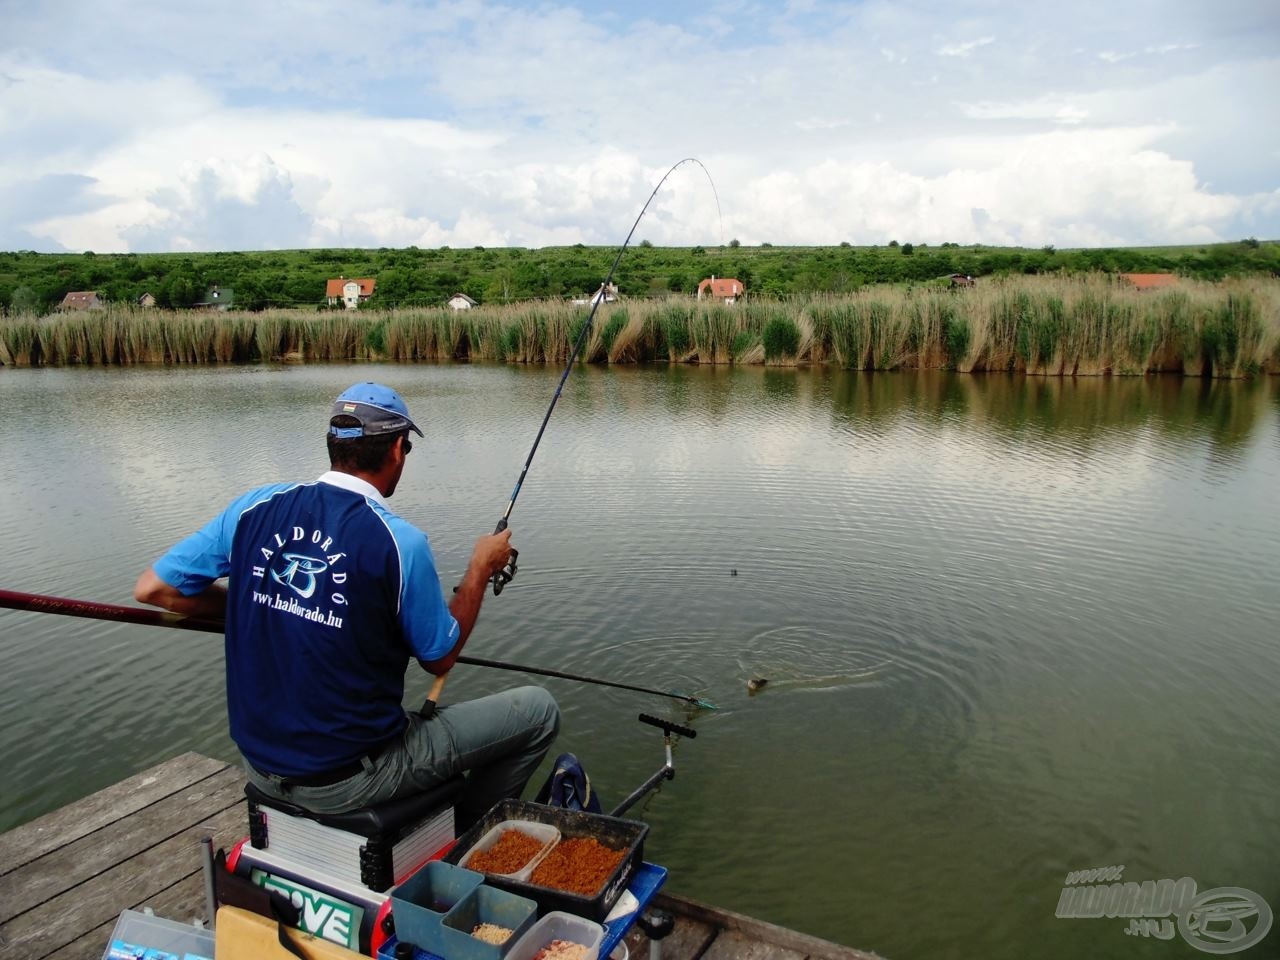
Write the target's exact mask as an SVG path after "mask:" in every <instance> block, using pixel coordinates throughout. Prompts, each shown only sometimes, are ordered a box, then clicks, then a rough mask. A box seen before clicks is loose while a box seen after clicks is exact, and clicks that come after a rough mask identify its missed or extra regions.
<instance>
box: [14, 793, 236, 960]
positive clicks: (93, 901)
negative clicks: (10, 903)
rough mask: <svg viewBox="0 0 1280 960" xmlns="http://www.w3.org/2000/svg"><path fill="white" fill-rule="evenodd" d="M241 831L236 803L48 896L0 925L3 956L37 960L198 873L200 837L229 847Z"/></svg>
mask: <svg viewBox="0 0 1280 960" xmlns="http://www.w3.org/2000/svg"><path fill="white" fill-rule="evenodd" d="M244 832H245V822H244V810H243V807H242V806H241V805H240V804H238V803H237V804H236V805H235V806H234V807H230V808H228V809H227V810H224V811H223V812H222V813H219V814H217V815H216V816H214V817H212V818H210V819H209V820H207V821H205V822H203V823H201V824H199V825H197V826H194V827H190V828H188V829H186V830H184V831H182V832H181V833H179V834H177V835H176V836H173V837H171V838H169V839H168V840H166V841H164V842H163V843H159V844H156V845H155V846H154V847H152V848H150V849H149V850H146V851H144V852H142V853H140V854H138V856H136V857H134V858H132V859H131V860H127V861H125V862H124V863H122V864H119V865H117V866H116V867H113V868H112V869H110V870H107V871H104V872H103V873H100V874H98V876H96V877H94V878H93V879H92V880H89V881H87V882H85V883H82V884H80V885H79V886H78V887H76V888H75V889H74V890H69V891H66V892H64V893H62V894H59V895H58V896H56V897H53V898H52V899H50V900H46V901H45V902H44V903H42V904H40V906H38V907H36V908H35V909H34V910H28V911H27V912H26V913H24V914H22V915H21V916H18V917H15V918H14V919H13V920H11V921H9V922H8V923H6V924H3V925H0V944H3V945H4V960H40V958H42V957H45V956H47V955H48V954H50V953H53V952H54V951H55V950H57V949H59V948H61V947H64V946H66V945H67V944H69V943H71V942H73V941H75V940H77V939H79V938H80V937H81V936H83V935H84V934H85V933H87V932H88V931H91V930H95V929H96V928H98V927H100V926H101V925H103V924H104V923H107V922H109V921H110V920H112V919H113V918H114V917H116V916H118V915H119V913H120V911H121V910H122V909H123V908H124V907H125V906H128V905H130V904H136V903H142V902H144V901H146V900H147V899H149V898H150V897H154V896H156V895H157V894H159V893H161V892H162V891H164V890H167V889H168V888H170V887H172V886H173V885H174V884H176V883H178V882H179V881H181V880H183V879H185V878H186V877H188V876H190V875H191V874H192V873H198V872H199V871H200V869H201V868H200V850H199V841H200V838H201V837H204V836H212V837H213V842H214V844H215V846H228V845H230V844H231V843H233V842H234V841H236V840H238V839H239V838H240V837H242V836H244Z"/></svg>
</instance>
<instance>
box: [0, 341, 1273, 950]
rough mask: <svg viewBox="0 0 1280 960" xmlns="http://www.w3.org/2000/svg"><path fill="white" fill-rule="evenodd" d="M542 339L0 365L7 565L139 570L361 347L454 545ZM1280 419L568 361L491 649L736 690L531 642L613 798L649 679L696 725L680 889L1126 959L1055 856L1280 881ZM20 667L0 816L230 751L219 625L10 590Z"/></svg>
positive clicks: (2, 572) (338, 379)
mask: <svg viewBox="0 0 1280 960" xmlns="http://www.w3.org/2000/svg"><path fill="white" fill-rule="evenodd" d="M558 374H559V371H557V370H552V369H543V368H520V367H506V366H480V365H476V366H378V367H368V366H334V367H318V366H310V367H301V368H299V367H293V368H280V369H272V368H266V367H255V368H234V369H220V370H172V369H169V370H141V371H140V370H70V369H68V370H57V371H38V370H36V371H10V370H4V371H0V402H3V404H4V409H5V411H6V413H5V417H4V418H3V419H2V420H0V449H3V451H4V455H3V457H0V530H3V538H4V539H3V544H4V549H3V551H0V587H4V588H7V589H16V590H27V591H33V592H43V593H52V594H59V595H65V596H77V597H84V598H86V599H94V600H104V601H109V602H127V601H128V599H129V592H130V589H131V587H132V583H133V579H134V577H135V576H136V574H137V572H138V571H139V570H140V569H142V568H143V567H144V566H145V565H146V564H148V563H150V562H151V560H152V559H154V558H155V556H157V555H158V554H159V553H160V552H161V551H163V550H164V549H165V548H166V547H167V546H168V545H169V544H171V543H172V542H174V541H175V540H177V539H178V538H179V537H181V536H184V535H185V534H186V533H188V532H190V530H192V529H194V528H195V527H196V526H198V525H199V524H201V523H203V522H204V521H205V520H206V519H207V518H208V517H209V516H210V515H212V513H214V512H215V511H216V510H218V509H219V508H221V506H223V505H224V504H225V503H226V502H227V501H228V500H229V499H230V498H231V497H232V496H234V495H236V494H238V493H239V492H241V491H242V490H243V489H244V488H246V487H248V486H249V485H252V484H255V483H259V482H264V481H267V480H274V479H291V478H305V477H310V476H314V475H316V474H318V473H319V472H321V470H323V469H324V466H325V464H324V462H323V439H322V432H323V427H322V420H323V415H324V411H326V410H327V408H328V403H329V400H330V399H331V398H332V397H333V396H334V395H336V394H337V393H338V392H339V391H340V390H341V389H343V388H344V387H345V386H347V385H348V384H349V383H351V382H352V381H354V380H357V379H366V378H368V377H369V376H376V377H377V378H379V379H383V380H385V381H386V382H389V383H390V384H391V385H392V386H394V387H395V388H396V389H398V390H399V391H400V392H401V393H403V394H404V395H405V396H406V398H407V400H408V402H409V404H410V407H411V408H412V409H413V411H414V414H415V417H416V419H417V420H418V421H419V423H421V424H422V425H423V427H424V429H425V430H426V432H427V438H426V440H425V441H424V442H423V443H422V444H421V445H415V454H414V458H413V462H411V463H410V465H409V470H408V472H407V473H406V475H405V479H404V480H403V481H402V484H401V488H400V490H399V491H398V492H397V494H396V497H395V500H394V501H393V503H394V505H395V506H396V508H397V509H398V510H399V511H400V512H401V513H403V514H404V515H405V516H406V517H408V518H409V519H411V520H412V521H413V522H415V523H417V524H419V525H420V526H422V527H423V528H424V529H426V530H428V531H429V533H430V536H431V540H432V544H433V548H434V550H435V551H436V554H437V558H438V561H439V563H440V567H441V570H442V576H443V578H444V580H445V582H446V584H448V583H451V582H452V580H453V579H454V578H456V577H457V576H458V575H459V574H460V573H461V570H462V568H463V565H464V564H465V562H466V558H467V554H468V552H469V548H470V545H471V543H472V542H473V541H474V538H475V537H476V536H477V535H478V534H480V533H482V532H484V531H486V530H489V529H492V527H493V523H494V521H495V520H496V518H497V516H498V515H499V514H500V512H501V510H502V507H503V506H504V505H505V502H506V499H507V497H508V496H509V495H510V489H511V484H512V482H513V481H514V479H515V477H516V475H517V474H518V473H519V468H520V466H521V465H522V463H523V461H524V457H525V455H526V454H527V451H528V448H529V444H530V443H531V442H532V439H533V435H534V433H535V431H536V429H537V425H538V423H539V422H540V420H541V417H542V415H543V413H544V411H545V409H546V404H547V403H548V402H549V400H550V397H551V393H552V391H553V390H554V386H555V382H556V380H557V378H558ZM1278 438H1280V384H1277V382H1276V381H1275V380H1270V381H1267V380H1262V381H1257V382H1251V383H1231V382H1225V381H1207V382H1201V381H1195V380H1183V379H1172V378H1170V379H1164V378H1144V379H1112V380H1106V379H1089V380H1077V381H1072V380H1061V379H1057V378H1048V379H1039V378H1017V377H1006V376H996V375H991V376H960V375H951V374H946V373H936V372H930V373H906V374H853V373H844V372H825V371H808V370H793V369H760V368H755V369H729V368H720V369H699V368H691V367H673V368H669V369H668V368H660V369H646V368H621V369H607V370H605V369H597V368H584V369H580V370H577V371H575V372H574V374H573V375H572V376H571V377H570V379H569V381H568V383H567V384H566V387H565V392H564V396H563V398H562V400H561V402H560V404H559V406H558V407H557V409H556V412H555V415H554V417H553V419H552V422H551V424H550V426H549V428H548V431H547V434H546V437H545V439H544V442H543V444H542V447H541V448H540V450H539V453H538V458H537V460H535V462H534V465H533V467H532V469H531V471H530V474H529V479H528V481H527V483H526V485H525V488H524V491H523V492H522V494H521V498H520V501H519V503H518V504H517V507H516V510H515V512H514V514H513V516H512V523H513V528H514V530H515V539H516V543H517V545H518V546H519V547H520V549H521V569H520V575H519V577H518V578H517V579H516V581H515V582H514V583H513V584H512V585H511V587H510V588H509V589H508V590H507V591H506V592H504V594H503V595H502V597H501V598H499V599H496V600H495V599H492V598H491V599H490V601H489V603H488V604H487V605H486V607H485V610H484V614H483V617H482V619H481V624H480V627H479V628H478V629H477V632H476V635H475V637H474V638H473V643H472V647H471V652H473V653H475V654H477V655H480V656H487V657H492V658H496V659H505V660H511V661H515V662H523V663H531V664H537V665H543V666H548V667H552V668H558V669H563V670H569V671H574V672H580V673H586V674H590V675H595V676H602V677H606V678H611V679H618V680H621V681H623V682H632V683H639V684H642V685H646V686H653V687H657V688H659V689H663V690H670V691H674V692H678V693H684V694H687V695H691V696H698V697H704V698H706V699H708V700H710V701H712V702H714V703H716V704H717V705H718V706H719V708H720V709H718V710H715V711H694V712H692V713H690V712H689V711H688V710H687V708H686V707H684V706H682V705H681V704H680V703H678V702H676V701H670V700H654V699H652V698H648V697H643V696H635V695H632V694H627V693H620V692H618V691H613V690H604V689H601V688H596V687H590V686H584V685H578V684H572V683H567V682H564V681H547V684H548V686H549V687H550V689H552V691H553V692H554V693H555V695H556V697H557V699H558V700H559V701H560V702H561V704H562V706H563V708H564V715H565V720H564V727H563V733H562V737H561V746H562V748H564V749H571V750H573V751H575V752H576V753H578V754H579V756H581V757H582V758H583V760H584V762H585V763H586V765H587V767H588V769H589V770H590V771H591V775H592V781H593V784H595V785H596V786H597V788H598V789H600V790H601V791H602V792H603V793H604V796H605V799H606V801H609V800H616V799H617V798H619V797H621V796H622V795H623V794H624V793H625V792H626V791H628V790H629V789H631V788H632V787H633V786H634V785H636V784H637V783H639V782H640V781H641V780H642V779H643V778H644V777H645V776H647V775H648V774H649V773H651V772H652V770H653V769H654V768H655V767H656V766H657V765H658V764H659V763H660V762H661V759H662V751H661V742H660V739H659V738H657V736H656V735H655V734H654V732H653V731H652V730H651V729H649V728H644V727H641V726H640V725H638V724H636V723H635V722H634V717H635V714H636V713H638V712H639V711H645V712H649V713H660V714H664V715H668V716H671V717H672V719H677V720H680V721H681V722H689V723H692V724H694V725H695V726H696V727H697V728H698V730H699V737H698V739H697V740H695V741H692V742H687V743H682V744H680V745H679V748H678V751H677V767H678V770H679V775H678V777H677V779H676V780H675V781H674V782H673V783H671V784H669V785H667V786H665V787H664V789H663V791H662V793H661V794H660V795H659V796H658V797H656V798H655V799H653V800H652V801H650V802H649V803H648V804H647V805H646V806H645V808H644V816H645V817H646V818H647V819H649V820H650V822H651V823H652V826H653V830H652V833H651V834H650V840H649V845H648V846H647V847H646V852H647V853H649V854H650V855H651V856H652V857H653V858H655V859H658V860H660V861H661V862H664V863H665V864H667V865H668V866H669V867H670V868H671V870H672V880H671V885H672V888H673V889H674V890H676V891H678V892H682V893H685V894H687V895H691V896H694V897H697V898H700V899H704V900H709V901H712V902H716V903H721V904H723V905H725V906H727V907H731V908H735V909H739V910H743V911H745V912H747V913H750V914H754V915H757V916H761V917H764V918H766V919H769V920H773V921H775V922H779V923H784V924H788V925H791V926H795V927H798V928H799V929H802V930H805V931H808V932H811V933H815V934H818V935H821V936H825V937H829V938H832V939H835V940H839V941H842V942H845V943H850V944H853V945H857V946H862V947H869V948H873V949H876V950H878V951H880V952H882V953H883V954H885V955H887V956H892V957H933V956H972V955H979V954H981V955H984V956H988V957H1009V958H1015V957H1017V958H1022V957H1028V956H1048V957H1063V958H1066V957H1077V956H1086V955H1087V956H1091V957H1098V956H1103V957H1105V956H1115V957H1125V958H1130V957H1132V956H1133V951H1134V949H1136V948H1137V947H1136V944H1135V942H1134V940H1133V938H1128V937H1124V936H1123V934H1122V933H1121V932H1120V931H1121V928H1122V926H1123V924H1120V923H1119V921H1105V920H1100V921H1065V920H1058V919H1057V918H1055V917H1054V909H1055V907H1056V905H1057V902H1058V895H1059V891H1060V889H1061V886H1062V882H1063V877H1064V875H1065V874H1066V872H1068V871H1070V870H1079V869H1085V868H1090V867H1095V866H1101V865H1106V864H1112V863H1124V864H1126V871H1125V879H1126V880H1127V879H1134V880H1143V879H1160V878H1162V877H1166V876H1172V877H1175V878H1176V877H1180V876H1184V875H1185V876H1192V877H1195V878H1196V879H1197V881H1198V883H1199V884H1200V886H1201V888H1202V889H1207V888H1209V887H1211V886H1242V887H1245V888H1248V889H1252V890H1256V891H1258V892H1259V893H1260V894H1262V895H1263V896H1264V897H1267V898H1268V899H1269V900H1270V902H1271V904H1272V906H1273V907H1277V908H1280V869H1278V868H1276V867H1275V866H1274V864H1273V860H1274V858H1273V857H1271V856H1270V853H1269V851H1270V849H1271V848H1272V847H1274V845H1275V844H1276V843H1277V842H1280V823H1277V821H1276V819H1275V817H1274V814H1273V813H1272V810H1273V807H1274V800H1273V795H1274V787H1275V784H1276V783H1277V782H1280V760H1278V759H1277V756H1276V753H1275V751H1274V750H1272V749H1271V747H1270V743H1271V738H1272V737H1273V735H1274V730H1275V729H1276V727H1277V724H1278V723H1280V705H1278V704H1277V700H1276V697H1275V695H1274V690H1275V686H1276V682H1277V680H1278V679H1280V669H1278V667H1280V653H1278V652H1277V650H1276V645H1275V636H1276V629H1275V625H1276V623H1277V622H1280V591H1278V590H1277V588H1276V587H1277V584H1276V574H1275V571H1276V570H1277V569H1280V515H1278V512H1277V510H1276V509H1275V507H1276V499H1275V491H1276V490H1277V489H1280V443H1278V442H1277V439H1278ZM418 450H421V451H422V456H421V458H419V455H418V452H417V451H418ZM755 676H765V677H768V678H769V679H770V683H769V685H768V686H766V687H765V688H764V689H763V690H762V691H760V692H758V693H756V694H754V695H753V694H752V693H751V692H750V691H749V690H748V689H747V683H746V682H747V680H748V679H750V678H751V677H755ZM513 682H515V678H514V677H513V675H511V674H509V673H499V672H491V671H484V670H479V669H475V668H472V669H470V670H462V669H460V670H458V671H456V672H455V673H454V675H453V676H452V678H451V680H450V685H449V696H450V697H452V698H462V697H468V696H473V695H477V694H480V693H485V692H489V691H491V690H497V689H501V688H503V687H505V686H508V685H510V684H511V683H513ZM426 686H427V685H426V683H425V681H424V680H423V679H421V678H419V677H417V676H414V677H412V679H411V684H410V687H411V688H410V690H409V692H408V698H409V699H410V700H412V701H420V700H421V698H422V696H423V695H424V694H425V691H426ZM0 687H2V688H3V689H2V696H0V729H2V730H4V734H3V739H2V740H0V765H3V768H4V769H5V770H6V771H7V772H8V773H9V774H10V776H9V779H8V781H7V785H6V789H5V793H4V797H3V801H2V802H0V829H4V828H6V827H9V826H12V825H14V824H16V823H19V822H22V821H24V820H26V819H28V818H30V817H32V816H35V815H37V814H39V813H41V812H43V811H46V810H48V809H51V808H54V807H56V806H58V805H61V804H63V803H65V802H67V801H69V800H71V799H74V798H76V797H78V796H81V795H83V794H84V793H86V792H88V791H90V790H93V789H96V788H98V787H101V786H103V785H105V784H108V783H111V782H114V781H116V780H119V779H120V778H122V777H123V776H125V775H127V774H128V773H131V772H134V771H136V770H138V769H141V768H143V767H145V766H147V765H150V764H152V763H155V762H158V761H159V760H161V759H164V758H166V757H168V756H171V755H173V754H174V753H176V752H179V751H181V750H188V749H194V750H201V751H204V752H206V753H212V754H215V755H221V756H230V755H231V746H230V744H229V743H228V742H227V739H226V732H225V731H226V718H225V710H224V707H223V702H222V698H223V690H222V664H221V648H220V641H219V640H218V638H214V637H205V636H200V635H196V636H188V635H186V634H174V633H171V632H166V631H163V630H156V629H148V628H142V627H132V626H125V625H118V624H100V623H94V622H91V621H75V620H66V619H61V618H55V617H50V616H44V615H38V614H19V613H14V612H11V611H2V610H0ZM886 905H895V906H886ZM1162 946H1163V945H1162Z"/></svg>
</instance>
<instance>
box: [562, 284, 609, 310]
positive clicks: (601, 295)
mask: <svg viewBox="0 0 1280 960" xmlns="http://www.w3.org/2000/svg"><path fill="white" fill-rule="evenodd" d="M617 299H618V285H617V284H616V283H611V284H609V289H607V290H606V289H605V286H604V284H603V283H602V284H600V289H599V290H597V291H596V292H595V293H593V294H592V295H591V296H590V297H589V298H587V299H586V300H574V301H573V303H574V306H578V307H594V306H595V305H596V304H597V303H599V302H600V301H601V300H603V301H604V302H605V303H613V302H614V301H616V300H617Z"/></svg>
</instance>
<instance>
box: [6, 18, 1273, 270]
mask: <svg viewBox="0 0 1280 960" xmlns="http://www.w3.org/2000/svg"><path fill="white" fill-rule="evenodd" d="M0 24H3V30H2V31H0V144H2V146H0V250H13V249H34V250H41V251H56V250H73V251H80V250H86V249H89V250H95V251H99V252H111V251H156V250H226V249H239V250H250V249H253V250H257V249H275V248H295V247H317V246H359V247H382V246H389V247H397V246H407V245H410V244H416V245H417V246H420V247H430V246H441V245H446V244H447V245H450V246H455V247H459V246H472V245H477V244H480V245H484V246H511V245H514V246H531V247H537V246H546V245H553V244H571V243H577V242H583V243H587V244H603V245H614V244H617V243H618V242H620V241H621V239H622V237H623V236H625V234H626V231H627V229H628V228H629V227H630V225H631V222H632V220H634V218H635V216H636V214H637V213H638V212H639V209H640V206H641V204H642V203H643V202H644V200H645V199H646V197H647V196H648V195H649V192H650V190H651V189H652V187H653V185H654V184H655V183H656V182H657V181H658V179H659V178H660V177H661V176H662V174H663V173H664V172H665V171H666V170H667V169H668V168H669V167H670V166H671V165H672V164H673V163H675V162H676V161H678V160H680V159H681V158H684V157H690V156H692V157H697V158H698V159H700V160H701V161H702V163H703V164H704V165H705V167H706V169H707V171H709V174H710V178H708V176H707V174H705V173H704V172H703V171H702V170H701V169H699V168H698V167H697V166H695V165H693V164H686V165H684V166H683V167H681V168H680V170H679V171H677V172H676V173H675V174H674V175H673V176H672V177H671V178H670V180H668V182H667V185H666V186H665V187H664V188H663V191H662V192H661V193H660V194H659V197H658V199H657V200H655V202H654V204H653V206H652V207H650V210H649V213H648V215H647V216H646V217H645V220H644V222H643V223H642V224H641V227H640V229H639V231H638V232H637V237H638V238H644V239H649V240H651V241H652V242H654V243H655V244H659V245H663V244H670V245H681V246H690V245H694V244H699V243H702V244H708V243H720V242H723V241H725V240H727V239H730V238H738V239H740V240H741V241H742V243H744V244H757V243H762V242H770V243H774V244H834V243H839V242H841V241H845V240H847V241H849V242H851V243H855V244H863V243H886V242H888V241H889V240H891V239H897V240H900V241H904V242H905V241H914V242H916V243H921V242H924V243H931V244H936V243H940V242H943V241H955V242H958V243H966V244H968V243H979V242H980V243H987V244H1020V245H1032V246H1040V245H1043V244H1055V245H1056V246H1058V247H1078V246H1105V245H1113V244H1164V243H1201V242H1208V241H1215V240H1237V239H1240V238H1242V237H1247V236H1256V237H1259V238H1265V239H1280V105H1278V103H1277V101H1278V99H1280V93H1278V91H1280V2H1277V0H1214V2H1212V3H1210V2H1207V0H1167V2H1148V0H1136V2H1127V3H1115V2H1110V0H1108V2H1076V0H1062V2H1055V3H1047V2H1026V3H1000V2H996V0H954V2H948V3H941V2H936V0H894V2H886V0H868V2H824V0H791V2H752V0H726V2H716V0H710V2H706V3H698V2H696V0H693V2H681V3H677V2H674V0H635V2H625V0H545V2H540V3H536V4H512V3H508V4H505V5H504V4H501V3H496V2H491V0H457V2H438V3H433V2H425V0H343V2H340V3H339V2H331V0H310V2H304V0H273V2H269V3H264V2H261V0H221V2H217V3H202V2H195V0H190V2H178V3H175V2H173V0H156V2H152V0H40V2H33V0H0ZM712 181H713V182H714V189H713V187H712ZM717 195H718V200H719V203H718V207H719V209H718V210H717Z"/></svg>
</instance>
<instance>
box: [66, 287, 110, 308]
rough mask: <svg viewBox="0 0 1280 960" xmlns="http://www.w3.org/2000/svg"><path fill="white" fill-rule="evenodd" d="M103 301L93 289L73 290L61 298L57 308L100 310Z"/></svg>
mask: <svg viewBox="0 0 1280 960" xmlns="http://www.w3.org/2000/svg"><path fill="white" fill-rule="evenodd" d="M102 307H103V303H102V301H101V300H99V299H98V294H97V292H96V291H94V290H73V291H71V292H70V293H68V294H67V295H66V296H65V297H63V298H62V302H61V303H60V304H58V309H59V310H101V309H102Z"/></svg>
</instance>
